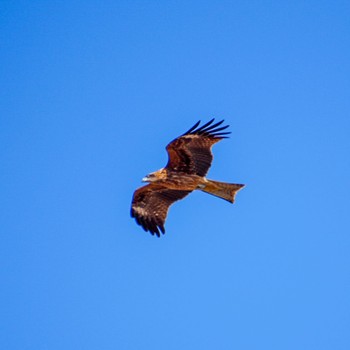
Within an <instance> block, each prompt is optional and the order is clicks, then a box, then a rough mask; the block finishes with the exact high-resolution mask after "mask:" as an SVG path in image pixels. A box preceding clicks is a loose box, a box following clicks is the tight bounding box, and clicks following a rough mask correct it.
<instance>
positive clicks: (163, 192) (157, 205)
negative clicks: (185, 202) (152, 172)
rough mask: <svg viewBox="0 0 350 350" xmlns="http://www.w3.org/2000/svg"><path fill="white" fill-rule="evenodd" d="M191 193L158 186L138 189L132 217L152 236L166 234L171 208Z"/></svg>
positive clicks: (133, 200)
mask: <svg viewBox="0 0 350 350" xmlns="http://www.w3.org/2000/svg"><path fill="white" fill-rule="evenodd" d="M190 192H191V191H182V190H172V189H168V188H166V187H164V186H161V185H158V184H149V185H146V186H143V187H141V188H139V189H137V190H136V191H135V193H134V196H133V199H132V204H131V216H132V217H134V218H135V219H136V222H137V223H138V224H139V225H141V226H142V227H143V229H144V230H145V231H149V232H150V233H151V234H152V235H154V234H156V235H157V236H158V237H160V231H161V232H162V233H165V229H164V223H165V219H166V216H167V213H168V209H169V207H170V206H171V205H172V204H173V203H174V202H176V201H177V200H179V199H182V198H184V197H185V196H187V195H188V194H189V193H190Z"/></svg>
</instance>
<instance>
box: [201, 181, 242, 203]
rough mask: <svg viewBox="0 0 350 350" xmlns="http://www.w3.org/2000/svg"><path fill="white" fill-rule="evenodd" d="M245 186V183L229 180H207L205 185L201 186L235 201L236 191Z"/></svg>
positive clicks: (207, 190)
mask: <svg viewBox="0 0 350 350" xmlns="http://www.w3.org/2000/svg"><path fill="white" fill-rule="evenodd" d="M244 186H245V185H241V184H230V183H227V182H219V181H214V180H207V182H206V184H205V186H204V187H203V188H201V190H202V191H204V192H207V193H210V194H212V195H213V196H216V197H219V198H222V199H225V200H227V201H229V202H230V203H233V202H234V201H235V196H236V193H237V192H238V191H239V190H241V189H242V188H243V187H244Z"/></svg>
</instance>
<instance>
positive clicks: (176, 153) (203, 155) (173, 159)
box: [165, 119, 230, 176]
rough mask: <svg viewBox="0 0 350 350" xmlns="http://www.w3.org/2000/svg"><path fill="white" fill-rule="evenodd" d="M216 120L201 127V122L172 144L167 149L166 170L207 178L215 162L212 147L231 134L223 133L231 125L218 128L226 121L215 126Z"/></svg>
mask: <svg viewBox="0 0 350 350" xmlns="http://www.w3.org/2000/svg"><path fill="white" fill-rule="evenodd" d="M214 120H215V119H212V120H210V121H209V122H208V123H206V124H204V125H202V126H200V127H199V124H200V121H199V122H197V123H196V124H195V125H194V126H193V127H192V128H191V129H189V130H188V131H186V132H185V133H184V134H183V135H181V136H180V137H178V138H176V139H175V140H173V141H172V142H170V143H169V144H168V145H167V147H166V150H167V152H168V157H169V159H168V163H167V165H166V167H165V168H166V169H169V170H173V171H179V172H183V173H186V174H195V175H199V176H205V175H206V174H207V172H208V170H209V168H210V165H211V162H212V160H213V154H212V153H211V147H212V146H213V145H214V144H215V143H216V142H218V141H220V140H222V139H223V138H227V136H226V135H228V134H230V132H222V131H223V130H225V129H226V128H228V127H229V125H226V126H221V127H218V126H219V125H221V124H222V123H223V122H224V121H223V120H221V121H220V122H218V123H214V124H213V122H214Z"/></svg>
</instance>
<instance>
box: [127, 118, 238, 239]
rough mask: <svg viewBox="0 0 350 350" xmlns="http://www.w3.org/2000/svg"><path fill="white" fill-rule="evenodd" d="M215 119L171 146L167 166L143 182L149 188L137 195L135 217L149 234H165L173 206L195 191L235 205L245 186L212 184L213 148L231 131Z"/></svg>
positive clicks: (143, 188)
mask: <svg viewBox="0 0 350 350" xmlns="http://www.w3.org/2000/svg"><path fill="white" fill-rule="evenodd" d="M213 122H214V119H212V120H211V121H209V122H208V123H206V124H204V125H203V126H201V127H198V126H199V124H200V122H197V123H196V124H195V125H194V126H193V127H192V128H191V129H190V130H188V131H187V132H185V133H184V134H183V135H181V136H180V137H178V138H176V139H175V140H173V141H172V142H170V143H169V144H168V146H167V147H166V150H167V152H168V157H169V159H168V163H167V165H166V166H165V167H164V168H162V169H160V170H158V171H156V172H154V173H151V174H149V175H147V176H146V177H145V178H144V179H143V181H144V182H149V184H148V185H146V186H143V187H141V188H139V189H137V190H136V191H135V193H134V196H133V200H132V205H131V216H132V217H134V218H135V219H136V221H137V223H138V224H139V225H141V226H142V227H143V228H144V230H145V231H149V232H150V233H151V234H156V235H157V236H158V237H159V236H160V232H162V233H165V229H164V223H165V219H166V216H167V213H168V209H169V207H170V205H171V204H173V203H174V202H176V201H177V200H180V199H182V198H184V197H185V196H187V195H188V194H189V193H191V192H192V191H194V190H201V191H204V192H207V193H210V194H212V195H214V196H217V197H220V198H223V199H225V200H227V201H229V202H231V203H233V202H234V200H235V195H236V193H237V192H238V191H239V190H240V189H241V188H243V187H244V185H241V184H230V183H225V182H219V181H213V180H208V179H207V178H206V177H205V175H206V174H207V172H208V170H209V168H210V166H211V163H212V160H213V155H212V152H211V148H212V146H213V145H214V144H215V143H217V142H219V141H220V140H222V139H223V138H226V137H227V136H226V135H227V134H230V132H223V130H224V129H226V128H227V127H228V125H226V126H221V127H218V126H219V125H221V124H222V123H223V120H222V121H220V122H218V123H215V124H213Z"/></svg>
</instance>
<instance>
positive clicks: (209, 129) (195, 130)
mask: <svg viewBox="0 0 350 350" xmlns="http://www.w3.org/2000/svg"><path fill="white" fill-rule="evenodd" d="M214 121H215V118H213V119H211V120H209V122H207V123H205V124H204V125H202V126H200V127H198V126H199V124H200V121H198V122H197V123H196V124H195V125H194V126H192V128H191V129H189V130H188V131H186V132H185V133H184V134H183V135H204V136H208V137H212V138H218V139H219V138H222V139H224V138H227V136H224V135H228V134H230V133H231V132H230V131H228V132H222V130H225V129H227V128H228V127H229V125H224V126H221V127H218V126H220V125H221V124H222V123H223V122H224V121H225V120H224V119H223V120H220V121H219V122H217V123H214V124H213V122H214Z"/></svg>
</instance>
